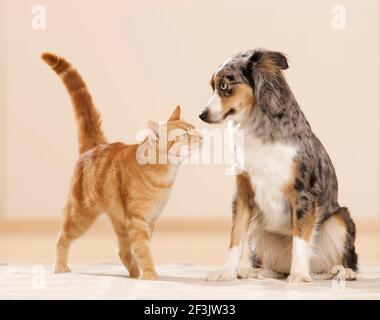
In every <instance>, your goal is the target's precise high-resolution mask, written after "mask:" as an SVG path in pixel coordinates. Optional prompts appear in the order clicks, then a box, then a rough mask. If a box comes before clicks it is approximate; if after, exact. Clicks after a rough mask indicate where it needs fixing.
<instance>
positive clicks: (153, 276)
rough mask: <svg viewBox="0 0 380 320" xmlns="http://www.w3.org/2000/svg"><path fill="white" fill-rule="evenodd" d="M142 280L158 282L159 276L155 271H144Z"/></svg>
mask: <svg viewBox="0 0 380 320" xmlns="http://www.w3.org/2000/svg"><path fill="white" fill-rule="evenodd" d="M140 280H158V275H157V273H156V272H155V271H144V272H143V273H142V275H141V276H140Z"/></svg>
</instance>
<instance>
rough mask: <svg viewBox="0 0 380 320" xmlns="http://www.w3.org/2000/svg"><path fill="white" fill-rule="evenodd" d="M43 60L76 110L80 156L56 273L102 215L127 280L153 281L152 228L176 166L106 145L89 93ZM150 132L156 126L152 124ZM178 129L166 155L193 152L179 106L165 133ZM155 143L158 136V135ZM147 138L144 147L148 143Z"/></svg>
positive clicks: (53, 60)
mask: <svg viewBox="0 0 380 320" xmlns="http://www.w3.org/2000/svg"><path fill="white" fill-rule="evenodd" d="M42 59H43V60H44V61H45V62H46V63H47V64H48V65H50V67H51V68H52V69H53V70H54V71H55V72H56V73H57V74H58V75H59V76H60V77H61V78H62V80H63V82H64V84H65V86H66V88H67V90H68V92H69V94H70V96H71V99H72V103H73V106H74V111H75V115H76V119H77V124H78V141H79V153H80V157H79V160H78V162H77V164H76V166H75V170H74V174H73V177H72V182H71V189H70V193H69V196H68V200H67V204H66V206H65V209H64V217H63V222H62V225H61V228H60V233H59V236H58V241H57V247H56V264H55V272H56V273H61V272H69V271H70V269H69V267H68V265H67V258H68V251H69V246H70V244H71V242H72V241H73V240H74V239H76V238H78V237H80V236H81V235H83V234H84V232H86V230H88V228H89V227H90V226H91V224H92V223H93V222H94V221H95V219H96V218H97V217H98V215H99V214H100V213H103V212H106V213H107V214H108V216H109V218H110V219H111V222H112V225H113V227H114V230H115V232H116V235H117V239H118V242H119V256H120V259H121V261H122V262H123V264H124V265H125V266H126V268H127V269H128V271H129V274H130V276H131V277H134V278H140V279H145V280H154V279H157V273H156V271H155V268H154V264H153V259H152V254H151V250H150V239H151V236H152V231H153V227H154V223H155V221H156V219H157V218H158V216H159V214H160V213H161V211H162V209H163V207H164V206H165V204H166V202H167V200H168V197H169V193H170V190H171V187H172V185H173V183H174V179H175V175H176V172H177V169H178V165H177V164H171V163H167V164H144V165H143V164H140V163H139V162H138V161H137V160H136V151H137V149H138V147H139V146H140V145H139V144H135V145H125V144H123V143H120V142H116V143H107V142H106V139H105V137H104V134H103V131H102V129H101V121H100V115H99V113H98V112H97V110H96V108H95V107H94V105H93V102H92V99H91V96H90V94H89V92H88V89H87V87H86V85H85V83H84V81H83V79H82V77H81V76H80V75H79V73H78V72H77V71H76V70H75V69H74V68H73V67H71V65H70V63H69V62H67V61H66V60H65V59H64V58H62V57H58V56H57V55H55V54H51V53H44V54H43V55H42ZM150 127H151V128H152V129H153V130H154V132H156V134H157V132H158V130H157V124H155V123H153V122H150ZM174 129H182V130H183V131H185V132H186V134H185V135H180V136H178V137H176V140H175V141H168V142H167V148H166V149H164V150H161V149H159V148H158V146H157V147H155V148H156V150H155V152H157V153H159V154H161V153H163V152H164V153H167V152H168V151H169V152H170V151H171V148H172V147H173V146H174V144H176V146H178V145H187V144H188V142H189V141H191V146H192V147H194V146H195V147H197V146H199V145H200V143H201V139H202V138H201V136H200V135H199V134H198V133H197V132H196V131H195V130H194V126H192V125H190V124H188V123H186V122H184V121H182V120H180V107H179V106H177V107H176V108H175V110H174V112H173V114H172V115H171V117H170V119H169V120H168V122H167V123H166V130H167V132H168V133H169V135H170V132H171V130H174ZM157 138H159V136H157ZM146 142H147V139H146V140H144V142H142V143H146Z"/></svg>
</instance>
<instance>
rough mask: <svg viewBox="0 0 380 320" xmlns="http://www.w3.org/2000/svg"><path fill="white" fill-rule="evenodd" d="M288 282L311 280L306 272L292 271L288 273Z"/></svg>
mask: <svg viewBox="0 0 380 320" xmlns="http://www.w3.org/2000/svg"><path fill="white" fill-rule="evenodd" d="M287 281H288V283H302V282H311V281H312V280H311V277H310V275H308V274H302V273H294V274H290V275H289V276H288V279H287Z"/></svg>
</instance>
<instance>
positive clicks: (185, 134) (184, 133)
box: [180, 132, 189, 138]
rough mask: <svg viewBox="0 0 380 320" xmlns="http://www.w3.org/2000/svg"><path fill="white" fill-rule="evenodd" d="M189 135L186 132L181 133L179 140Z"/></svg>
mask: <svg viewBox="0 0 380 320" xmlns="http://www.w3.org/2000/svg"><path fill="white" fill-rule="evenodd" d="M188 135H189V134H188V133H187V132H183V133H181V134H180V137H181V138H186V137H187V136H188Z"/></svg>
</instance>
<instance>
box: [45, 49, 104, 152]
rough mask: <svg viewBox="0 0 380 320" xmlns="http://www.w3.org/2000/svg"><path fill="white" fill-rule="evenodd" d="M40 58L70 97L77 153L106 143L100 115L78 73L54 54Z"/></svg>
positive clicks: (47, 54)
mask: <svg viewBox="0 0 380 320" xmlns="http://www.w3.org/2000/svg"><path fill="white" fill-rule="evenodd" d="M41 58H42V60H44V61H45V62H46V63H47V64H48V65H49V66H50V67H51V68H52V69H53V70H54V71H55V72H56V73H57V74H58V75H59V76H60V78H61V79H62V81H63V83H64V84H65V86H66V89H67V91H68V92H69V94H70V96H71V101H72V103H73V106H74V111H75V115H76V120H77V124H78V142H79V153H83V152H85V151H87V150H89V149H92V148H94V147H95V146H97V145H98V144H103V143H106V142H107V141H106V138H105V137H104V134H103V131H102V128H101V119H100V114H99V112H98V111H97V110H96V108H95V106H94V104H93V102H92V98H91V95H90V93H89V91H88V89H87V86H86V84H85V82H84V80H83V79H82V77H81V75H80V74H79V73H78V71H77V70H75V69H74V68H73V67H72V66H71V64H70V63H69V62H68V61H67V60H65V59H64V58H62V57H59V56H57V55H56V54H54V53H49V52H46V53H43V54H42V56H41Z"/></svg>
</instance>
